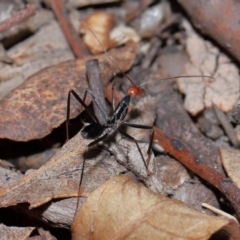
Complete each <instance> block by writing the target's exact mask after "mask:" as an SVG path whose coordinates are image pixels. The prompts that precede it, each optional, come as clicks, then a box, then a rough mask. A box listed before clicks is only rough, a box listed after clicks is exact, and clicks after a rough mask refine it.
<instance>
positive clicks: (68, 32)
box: [49, 0, 89, 58]
mask: <svg viewBox="0 0 240 240" xmlns="http://www.w3.org/2000/svg"><path fill="white" fill-rule="evenodd" d="M49 3H50V5H51V7H52V9H53V11H54V13H55V15H56V17H57V19H58V21H59V24H60V26H61V28H62V31H63V33H64V35H65V37H66V39H67V41H68V43H69V45H70V47H71V48H72V51H73V53H74V54H75V56H76V57H77V58H82V57H84V56H88V55H89V52H88V50H87V48H86V47H85V46H84V44H83V42H82V41H81V40H80V38H79V37H78V34H77V32H76V31H75V29H74V27H73V25H72V24H71V22H70V20H69V18H68V15H67V9H66V8H65V6H64V3H63V1H62V0H49Z"/></svg>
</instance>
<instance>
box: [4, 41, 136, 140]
mask: <svg viewBox="0 0 240 240" xmlns="http://www.w3.org/2000/svg"><path fill="white" fill-rule="evenodd" d="M135 52H136V44H135V43H134V42H129V43H128V44H126V45H125V46H124V47H122V48H119V49H112V50H111V51H109V54H110V55H111V56H112V57H113V58H114V60H115V61H116V63H117V64H118V66H119V68H121V69H122V71H127V70H128V69H129V68H130V67H131V65H132V64H133V61H134V58H135ZM93 58H97V59H98V61H99V65H100V71H101V75H102V80H103V81H104V82H106V81H108V80H109V79H110V78H111V77H112V75H113V72H118V71H117V70H115V69H114V67H113V66H112V63H111V62H109V61H108V59H107V58H106V56H105V55H104V54H103V55H100V56H97V57H92V56H91V57H86V58H84V59H79V60H76V61H69V62H65V63H61V64H58V65H56V66H53V67H49V68H46V69H44V70H42V71H40V72H38V73H37V74H35V75H33V76H32V77H30V78H29V79H28V80H27V81H26V82H25V83H24V84H22V85H21V86H20V87H18V88H17V89H15V90H13V91H12V92H10V93H9V94H8V95H7V96H6V97H5V98H4V99H3V101H1V102H0V138H8V139H11V140H15V141H29V140H32V139H39V138H43V137H44V136H46V135H47V134H49V133H50V132H51V131H52V130H53V128H56V127H58V126H59V125H60V124H61V123H63V122H64V121H66V107H67V95H68V92H69V90H71V89H76V91H77V92H78V93H79V95H80V96H83V95H84V92H85V90H86V88H87V82H86V68H85V64H86V62H87V61H88V60H89V59H93ZM89 101H90V98H88V101H87V102H86V103H89ZM81 110H82V108H81V106H80V104H79V103H78V102H77V101H76V100H75V99H73V104H71V117H76V116H77V115H78V114H79V113H80V111H81Z"/></svg>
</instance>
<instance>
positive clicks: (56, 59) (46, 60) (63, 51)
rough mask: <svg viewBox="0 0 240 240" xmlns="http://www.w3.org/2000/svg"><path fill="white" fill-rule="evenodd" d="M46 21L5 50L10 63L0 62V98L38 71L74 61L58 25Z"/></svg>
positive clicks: (49, 13)
mask: <svg viewBox="0 0 240 240" xmlns="http://www.w3.org/2000/svg"><path fill="white" fill-rule="evenodd" d="M49 15H50V16H49ZM40 17H41V18H45V19H46V18H53V15H52V13H51V12H50V11H47V12H45V13H42V14H41V16H40ZM48 22H49V24H47V25H46V26H44V27H42V28H41V29H40V30H39V31H38V32H37V33H36V34H35V35H33V36H31V37H29V38H28V39H26V40H25V41H23V42H21V43H19V44H17V45H16V46H14V47H12V48H11V49H9V50H8V51H7V54H8V56H9V57H10V58H11V59H12V61H13V63H12V64H11V65H9V64H4V63H0V70H1V71H0V99H2V98H3V97H4V96H5V95H6V94H7V93H8V92H9V91H11V90H12V89H14V88H16V87H17V86H19V85H20V84H22V83H23V82H24V81H25V80H26V79H27V78H28V77H30V76H31V75H32V74H34V73H36V72H37V71H39V70H41V69H43V68H45V67H48V66H51V65H54V64H57V63H61V62H64V61H67V60H71V59H74V55H73V54H72V52H71V51H70V49H69V46H68V44H67V42H66V39H65V37H64V35H63V33H62V31H61V29H60V27H59V26H58V24H57V22H56V21H50V19H49V20H48Z"/></svg>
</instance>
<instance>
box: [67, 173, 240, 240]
mask: <svg viewBox="0 0 240 240" xmlns="http://www.w3.org/2000/svg"><path fill="white" fill-rule="evenodd" d="M221 231H225V233H226V235H222V236H228V235H229V236H230V238H229V239H239V237H240V233H239V229H238V226H237V224H236V222H235V221H233V220H229V219H224V218H220V217H214V216H209V215H206V214H203V213H201V212H198V211H196V210H193V209H191V208H189V207H187V206H186V205H185V204H184V203H182V202H180V201H176V200H170V199H168V198H166V197H164V196H161V195H159V194H156V193H153V192H152V191H150V190H149V189H147V188H145V187H144V186H142V185H140V184H136V183H135V182H133V181H132V180H131V179H130V178H129V177H127V176H118V177H115V178H113V179H111V180H109V181H108V182H106V183H105V184H104V185H102V186H101V187H99V188H98V189H97V190H95V191H94V192H93V193H92V194H91V195H90V196H89V197H88V199H87V200H86V202H85V203H84V204H83V206H82V208H81V210H80V211H79V212H78V214H77V216H76V218H75V219H74V222H73V225H72V239H74V240H76V239H95V240H96V239H189V240H190V239H198V240H201V239H202V240H205V239H209V238H210V237H211V236H212V235H213V234H215V233H217V232H221ZM222 234H223V232H222ZM220 236H221V235H220Z"/></svg>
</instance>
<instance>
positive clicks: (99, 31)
mask: <svg viewBox="0 0 240 240" xmlns="http://www.w3.org/2000/svg"><path fill="white" fill-rule="evenodd" d="M84 22H85V23H86V24H87V25H88V26H89V27H90V28H91V30H92V31H93V32H94V34H95V35H96V36H97V38H98V39H99V41H100V42H101V43H102V45H103V46H104V47H105V48H106V49H109V48H111V47H112V46H114V45H115V46H116V44H114V42H113V41H112V40H111V39H110V32H111V30H112V29H113V27H114V16H113V15H112V14H110V13H108V12H104V11H95V12H94V13H92V14H90V15H89V16H88V17H87V18H86V19H85V20H84ZM80 32H81V33H83V34H84V35H83V41H84V43H85V45H86V46H87V47H88V48H89V50H90V52H91V53H93V54H98V53H102V52H103V51H104V49H103V48H102V46H101V45H100V44H99V42H98V41H97V39H96V36H94V35H93V33H92V32H91V31H90V30H89V28H88V27H87V26H86V25H85V24H84V23H81V25H80Z"/></svg>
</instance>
